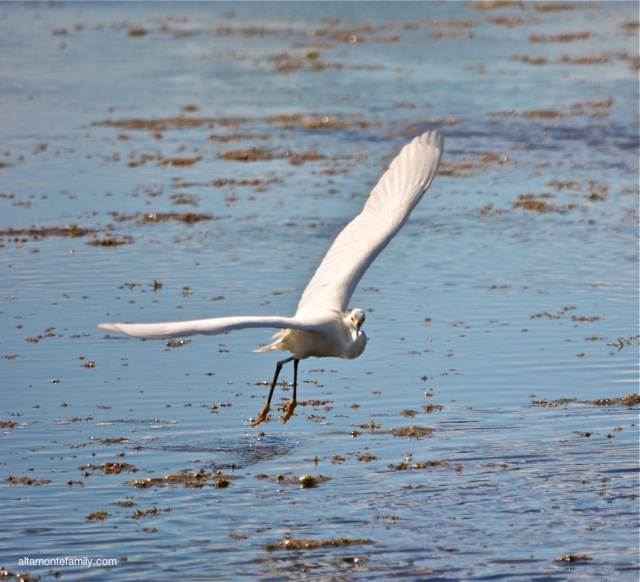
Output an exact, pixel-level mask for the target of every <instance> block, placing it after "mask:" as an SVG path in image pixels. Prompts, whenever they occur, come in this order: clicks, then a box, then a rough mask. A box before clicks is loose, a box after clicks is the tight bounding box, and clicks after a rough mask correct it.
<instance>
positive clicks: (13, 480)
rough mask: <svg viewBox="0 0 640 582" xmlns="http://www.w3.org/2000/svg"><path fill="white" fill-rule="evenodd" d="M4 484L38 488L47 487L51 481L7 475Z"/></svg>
mask: <svg viewBox="0 0 640 582" xmlns="http://www.w3.org/2000/svg"><path fill="white" fill-rule="evenodd" d="M5 482H6V483H8V484H9V485H29V486H35V487H39V486H40V485H49V483H51V479H34V478H33V477H27V476H24V477H16V476H15V475H9V476H8V477H7V478H6V479H5Z"/></svg>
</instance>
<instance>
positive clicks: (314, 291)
mask: <svg viewBox="0 0 640 582" xmlns="http://www.w3.org/2000/svg"><path fill="white" fill-rule="evenodd" d="M441 156H442V136H441V135H440V133H439V132H438V131H437V130H436V131H431V132H427V133H423V134H422V135H419V136H417V137H416V138H414V139H413V140H412V141H411V142H410V143H408V144H407V145H405V146H404V147H403V148H402V150H401V151H400V153H399V154H398V156H397V157H396V158H395V159H394V160H393V162H391V165H390V166H389V169H388V170H387V171H386V172H385V173H384V175H383V176H382V178H380V181H379V182H378V184H377V185H376V187H375V188H374V189H373V190H372V192H371V194H370V195H369V198H368V200H367V202H366V203H365V205H364V208H363V209H362V212H361V213H360V214H359V215H358V216H356V217H355V218H354V219H353V220H352V221H351V222H350V223H349V224H347V226H346V227H345V228H344V229H343V230H342V232H341V233H340V234H339V235H338V237H337V238H336V240H335V241H334V243H333V245H332V246H331V248H330V249H329V251H328V252H327V254H326V255H325V257H324V259H323V260H322V262H321V263H320V266H319V267H318V269H317V271H316V272H315V274H314V275H313V277H312V278H311V281H310V282H309V284H308V285H307V288H306V289H305V290H304V292H303V293H302V298H301V299H300V303H299V304H298V309H297V310H296V313H295V315H294V316H293V317H277V316H273V317H263V316H255V317H254V316H237V317H215V318H212V319H197V320H193V321H175V322H167V323H101V324H100V325H99V327H101V328H102V329H106V330H109V331H117V332H122V333H125V334H127V335H130V336H133V337H138V338H144V339H166V338H173V337H184V336H189V335H195V334H204V335H216V334H221V333H226V332H228V331H232V330H235V329H244V328H257V327H272V328H279V329H280V331H279V332H278V333H276V334H275V335H274V336H273V339H275V341H274V342H273V343H271V344H269V345H268V346H265V347H262V348H259V349H258V350H256V351H259V352H264V351H266V350H270V349H279V350H282V351H285V352H291V354H292V355H291V356H290V357H289V358H286V359H285V360H281V361H280V362H278V364H277V365H276V372H275V375H274V377H273V381H272V382H271V389H270V391H269V396H268V398H267V401H266V403H265V405H264V407H263V409H262V411H261V412H260V414H259V415H258V418H256V419H255V420H254V421H253V422H252V424H253V426H256V425H257V424H260V423H261V422H263V421H264V420H266V418H267V414H268V413H269V410H270V405H271V397H272V396H273V390H274V388H275V386H276V382H277V381H278V376H279V375H280V370H281V369H282V366H283V365H284V364H287V363H288V362H293V398H292V399H291V401H290V402H288V403H287V405H286V406H285V408H284V418H283V420H284V422H287V420H289V418H291V415H292V414H293V411H294V409H295V407H296V388H297V384H298V363H299V362H300V360H304V359H305V358H308V357H310V356H314V357H316V358H324V357H334V358H346V359H349V360H351V359H353V358H357V357H358V356H359V355H360V354H361V353H362V352H363V351H364V348H365V346H366V345H367V336H366V335H365V334H364V332H363V331H362V329H361V328H362V324H363V323H364V318H365V316H364V311H363V310H362V309H353V310H351V311H349V312H347V313H345V310H346V309H347V305H348V303H349V301H350V299H351V295H352V294H353V292H354V290H355V288H356V285H357V284H358V282H359V281H360V279H361V278H362V275H363V274H364V272H365V271H366V270H367V268H368V267H369V265H371V263H372V262H373V260H374V259H375V258H376V257H377V256H378V255H379V254H380V252H382V250H383V249H384V248H385V247H386V246H387V245H388V244H389V241H391V239H392V238H393V237H394V236H395V235H396V234H397V232H398V231H399V230H400V228H401V227H402V225H403V224H404V223H405V222H406V220H407V218H408V217H409V214H410V212H411V211H412V210H413V208H414V207H415V205H416V204H417V203H418V202H419V201H420V199H421V198H422V195H423V194H424V192H425V191H426V190H427V188H428V187H429V184H431V181H432V180H433V178H434V176H435V174H436V170H437V169H438V165H439V164H440V158H441Z"/></svg>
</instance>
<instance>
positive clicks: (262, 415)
mask: <svg viewBox="0 0 640 582" xmlns="http://www.w3.org/2000/svg"><path fill="white" fill-rule="evenodd" d="M269 410H271V408H270V407H269V403H268V402H265V404H264V407H263V409H262V410H261V411H260V414H259V415H258V418H256V419H255V420H254V421H253V423H252V424H251V426H258V425H259V424H260V423H261V422H264V421H265V420H267V414H269Z"/></svg>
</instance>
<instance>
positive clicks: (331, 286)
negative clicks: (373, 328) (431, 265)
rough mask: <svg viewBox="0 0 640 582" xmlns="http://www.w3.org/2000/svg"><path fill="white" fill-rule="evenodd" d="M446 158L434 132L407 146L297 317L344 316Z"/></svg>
mask: <svg viewBox="0 0 640 582" xmlns="http://www.w3.org/2000/svg"><path fill="white" fill-rule="evenodd" d="M441 156H442V136H441V135H440V133H439V132H438V131H437V130H435V131H432V132H427V133H423V134H422V135H420V136H418V137H416V138H414V139H413V140H412V141H411V142H410V143H408V144H407V145H405V146H404V147H403V148H402V150H401V151H400V153H399V154H398V156H397V157H396V158H395V159H394V160H393V162H391V165H390V166H389V169H388V170H387V171H386V172H385V173H384V174H383V176H382V178H380V181H379V182H378V184H377V185H376V187H375V188H374V189H373V190H372V192H371V194H370V195H369V198H368V200H367V202H366V204H365V206H364V208H363V209H362V212H361V213H360V214H359V215H358V216H356V217H355V218H354V219H353V220H352V221H351V222H350V223H349V224H347V226H346V227H345V228H344V230H343V231H342V232H341V233H340V234H339V235H338V237H337V238H336V240H335V241H334V243H333V245H332V246H331V248H330V249H329V251H328V252H327V254H326V255H325V257H324V259H323V260H322V263H320V266H319V267H318V269H317V271H316V272H315V274H314V275H313V277H312V278H311V281H310V282H309V284H308V285H307V288H306V289H305V290H304V292H303V294H302V298H301V299H300V303H299V304H298V311H297V312H296V315H300V314H302V315H304V314H305V313H307V312H309V313H310V312H311V311H313V310H315V309H316V308H324V309H327V308H330V309H338V310H340V311H345V309H346V308H347V305H348V303H349V301H350V299H351V295H352V294H353V292H354V291H355V288H356V285H357V284H358V282H359V281H360V279H361V278H362V275H363V274H364V272H365V271H366V270H367V269H368V268H369V265H371V263H372V262H373V261H374V259H375V258H376V257H377V256H378V255H379V254H380V253H381V252H382V250H383V249H384V248H385V247H386V246H387V245H388V244H389V241H390V240H391V239H392V238H393V237H394V236H395V235H396V234H397V232H398V231H399V230H400V228H402V225H403V224H404V223H405V221H406V220H407V218H408V217H409V214H410V212H411V211H412V210H413V208H414V207H415V205H416V204H417V203H418V202H419V201H420V199H421V198H422V195H423V194H424V192H425V191H426V189H427V188H428V187H429V184H431V181H432V180H433V178H434V176H435V174H436V170H437V169H438V165H439V164H440V158H441Z"/></svg>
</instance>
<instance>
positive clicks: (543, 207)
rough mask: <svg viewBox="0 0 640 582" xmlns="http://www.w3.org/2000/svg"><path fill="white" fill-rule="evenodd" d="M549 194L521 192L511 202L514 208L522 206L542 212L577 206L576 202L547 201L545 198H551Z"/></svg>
mask: <svg viewBox="0 0 640 582" xmlns="http://www.w3.org/2000/svg"><path fill="white" fill-rule="evenodd" d="M550 197H551V196H550V195H549V194H543V195H541V196H539V197H538V196H536V195H535V194H520V195H518V199H517V200H516V201H515V202H512V203H511V206H512V207H513V208H522V209H523V210H529V211H533V212H540V213H542V214H544V213H547V212H567V211H569V210H573V209H575V208H577V206H576V205H575V204H563V205H562V206H556V205H555V204H551V203H550V202H547V200H545V198H550Z"/></svg>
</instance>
